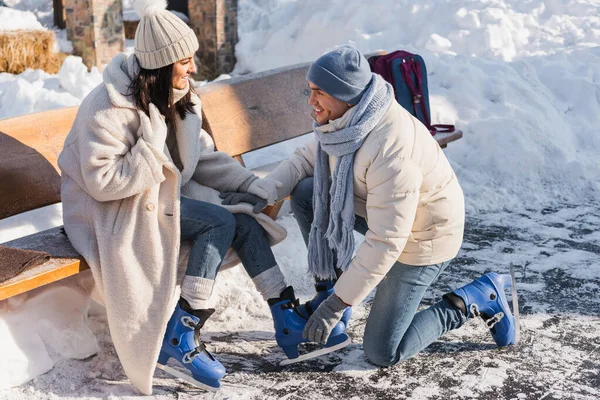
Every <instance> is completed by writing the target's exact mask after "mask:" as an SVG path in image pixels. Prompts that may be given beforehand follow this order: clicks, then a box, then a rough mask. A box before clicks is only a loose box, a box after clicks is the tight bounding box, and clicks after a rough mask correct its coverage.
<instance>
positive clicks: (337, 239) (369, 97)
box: [308, 74, 394, 279]
mask: <svg viewBox="0 0 600 400" xmlns="http://www.w3.org/2000/svg"><path fill="white" fill-rule="evenodd" d="M369 85H370V86H369V88H368V89H367V91H366V92H365V94H364V95H363V97H362V99H361V100H360V102H359V103H358V104H357V105H356V106H354V107H356V108H357V109H356V111H355V112H354V115H353V116H352V119H351V120H350V123H349V124H348V126H347V127H345V128H344V129H341V130H339V131H335V132H331V133H322V132H320V131H319V130H318V129H317V128H318V127H319V124H317V123H316V122H315V123H314V124H313V127H314V130H315V137H316V139H317V141H318V142H319V146H318V148H317V157H316V163H315V171H314V191H313V211H314V220H313V223H312V226H311V229H310V237H309V242H308V268H309V270H310V272H311V273H312V274H313V275H314V276H315V277H317V278H321V279H335V277H336V274H335V270H334V265H333V262H334V253H335V254H336V255H337V267H338V268H340V269H341V270H345V269H346V268H347V267H348V264H349V263H350V261H351V260H352V256H353V254H354V246H355V245H354V235H353V232H352V231H353V230H354V174H353V166H354V154H355V153H356V150H358V149H359V148H360V147H361V146H362V144H363V142H364V141H365V139H366V138H367V136H368V135H369V133H370V132H371V131H372V130H373V128H375V126H376V125H377V124H378V123H379V121H381V118H382V117H383V116H384V115H385V113H386V112H387V110H388V108H389V107H390V105H391V103H392V101H394V90H393V88H392V86H391V85H390V84H389V83H387V82H385V81H384V80H383V78H381V76H379V75H376V74H373V77H372V78H371V82H370V83H369ZM329 156H334V157H338V159H337V162H336V167H335V171H334V174H333V179H332V182H331V184H330V181H329V176H330V171H329Z"/></svg>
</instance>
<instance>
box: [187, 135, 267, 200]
mask: <svg viewBox="0 0 600 400" xmlns="http://www.w3.org/2000/svg"><path fill="white" fill-rule="evenodd" d="M200 143H201V145H202V147H203V151H202V152H201V153H200V157H199V159H198V164H197V165H196V169H195V171H194V174H193V175H192V179H194V180H195V181H196V182H198V183H199V184H201V185H203V186H208V187H211V188H213V189H216V190H218V191H220V192H237V191H239V190H241V189H242V188H243V187H246V188H247V187H248V185H249V183H250V182H252V181H253V180H255V179H257V177H256V175H254V173H253V172H252V171H250V170H249V169H247V168H246V167H244V166H243V165H242V164H240V163H239V162H237V161H236V160H235V159H234V158H233V157H231V156H230V155H229V154H227V153H224V152H222V151H215V150H214V144H213V141H212V139H211V138H210V135H209V134H208V133H206V131H204V130H201V132H200Z"/></svg>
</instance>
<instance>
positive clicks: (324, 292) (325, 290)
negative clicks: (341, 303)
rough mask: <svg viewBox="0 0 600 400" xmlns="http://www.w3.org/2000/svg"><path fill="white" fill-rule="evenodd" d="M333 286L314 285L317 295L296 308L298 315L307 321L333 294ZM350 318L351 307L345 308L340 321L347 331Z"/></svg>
mask: <svg viewBox="0 0 600 400" xmlns="http://www.w3.org/2000/svg"><path fill="white" fill-rule="evenodd" d="M334 286H335V282H317V283H315V289H316V291H317V293H315V296H314V297H313V298H312V299H310V300H309V301H307V302H306V303H304V304H300V305H299V306H298V308H297V309H298V313H299V314H300V315H302V316H303V317H304V318H306V319H308V318H309V317H310V316H311V315H312V314H313V313H314V312H315V310H316V309H317V307H319V305H320V304H321V303H322V302H323V301H325V299H326V298H328V297H329V296H331V295H332V294H333V287H334ZM350 317H352V307H348V308H346V310H345V311H344V314H343V315H342V319H341V320H340V321H342V322H343V323H344V326H345V327H346V329H348V321H349V320H350Z"/></svg>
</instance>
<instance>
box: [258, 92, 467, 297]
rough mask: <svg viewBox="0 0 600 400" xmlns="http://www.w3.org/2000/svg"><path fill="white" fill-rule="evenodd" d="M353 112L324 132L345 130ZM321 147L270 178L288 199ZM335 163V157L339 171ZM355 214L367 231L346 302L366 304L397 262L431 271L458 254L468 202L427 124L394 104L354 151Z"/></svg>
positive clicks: (340, 289) (343, 286)
mask: <svg viewBox="0 0 600 400" xmlns="http://www.w3.org/2000/svg"><path fill="white" fill-rule="evenodd" d="M353 112H354V108H352V109H350V110H349V111H348V112H346V113H345V114H344V115H343V116H342V117H341V118H339V119H338V120H335V121H330V123H329V124H327V125H324V126H322V127H320V128H319V129H320V130H322V131H323V132H333V131H336V130H340V129H342V128H344V127H345V126H346V125H347V124H348V122H349V121H350V119H351V117H352V114H353ZM316 149H317V142H316V140H315V141H313V142H311V143H309V144H308V145H306V146H305V147H302V148H298V149H296V151H295V152H294V154H293V155H292V156H291V157H290V158H289V159H288V160H286V161H283V162H282V163H281V164H280V165H279V166H278V167H277V168H276V169H275V170H274V171H273V172H271V173H270V174H269V178H271V179H275V180H278V181H280V182H282V183H283V187H282V188H281V189H280V193H279V196H280V198H284V197H286V196H288V195H289V194H290V193H291V192H292V190H293V188H294V187H295V186H296V185H297V184H298V182H299V181H300V180H302V179H304V178H306V177H308V176H313V171H314V165H315V156H316ZM335 161H336V160H335V159H334V158H333V157H330V166H331V170H332V171H333V169H334V167H335ZM354 210H355V213H356V214H357V215H360V216H362V217H364V218H365V219H366V220H367V223H368V226H369V230H368V232H367V233H366V235H365V241H364V242H363V243H362V244H361V245H360V246H359V247H358V250H357V253H356V256H355V257H354V259H353V260H352V262H351V263H350V266H349V267H348V270H347V272H345V273H344V274H343V275H342V276H341V277H340V279H339V280H338V282H337V284H336V285H335V292H336V294H337V295H338V296H339V297H340V298H341V299H342V300H343V301H344V302H346V303H347V304H358V303H360V302H361V301H362V300H363V299H364V298H365V297H366V296H367V295H368V294H369V292H370V291H371V290H372V289H373V288H374V287H375V286H377V285H378V284H379V282H381V280H382V279H383V278H384V276H385V275H386V274H387V272H388V271H389V270H390V269H391V267H392V266H393V265H394V263H395V262H396V261H400V262H402V263H404V264H409V265H416V266H425V265H431V264H437V263H441V262H444V261H447V260H450V259H452V258H454V257H455V256H456V254H457V253H458V250H459V249H460V246H461V243H462V238H463V230H464V219H465V212H464V196H463V192H462V189H461V187H460V185H459V184H458V180H457V179H456V175H455V174H454V171H453V170H452V167H451V166H450V164H449V162H448V159H447V158H446V156H445V155H444V153H443V151H442V149H441V148H440V146H439V145H438V144H437V142H436V141H435V139H434V138H433V137H432V136H431V134H430V133H429V131H428V130H427V129H426V128H425V126H424V125H423V124H421V122H419V121H418V120H417V119H416V118H414V117H413V116H412V115H411V114H409V113H408V112H407V111H406V110H404V108H402V107H401V106H400V105H399V104H398V103H396V102H393V103H392V105H391V106H390V108H389V110H388V111H387V113H386V114H385V115H384V117H383V118H382V120H381V121H380V122H379V124H377V126H376V127H375V128H374V129H373V131H372V132H371V133H370V134H369V136H368V137H367V138H366V140H365V142H364V143H363V145H362V147H361V148H360V149H359V150H358V151H357V152H356V155H355V160H354Z"/></svg>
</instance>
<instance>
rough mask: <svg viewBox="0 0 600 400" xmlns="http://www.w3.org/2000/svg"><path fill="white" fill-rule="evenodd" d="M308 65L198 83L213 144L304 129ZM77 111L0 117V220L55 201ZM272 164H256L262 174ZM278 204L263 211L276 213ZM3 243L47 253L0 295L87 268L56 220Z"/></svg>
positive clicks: (227, 147) (240, 143)
mask: <svg viewBox="0 0 600 400" xmlns="http://www.w3.org/2000/svg"><path fill="white" fill-rule="evenodd" d="M308 67H309V64H308V63H307V64H301V65H296V66H291V67H285V68H280V69H276V70H271V71H266V72H262V73H257V74H250V75H246V76H243V77H239V78H234V79H230V80H224V81H219V82H215V83H211V84H208V85H205V86H202V87H201V88H199V89H198V92H199V94H200V98H201V100H202V110H203V114H204V115H203V117H204V118H203V121H204V122H203V127H204V128H205V129H206V130H207V131H208V132H209V133H210V134H211V135H212V137H213V139H214V141H215V145H216V147H217V149H219V150H221V151H225V152H227V153H228V154H230V155H231V156H233V157H235V158H236V159H237V160H238V161H239V162H241V163H242V164H243V161H242V155H243V154H246V153H248V152H250V151H253V150H257V149H260V148H263V147H265V146H269V145H272V144H276V143H279V142H282V141H285V140H288V139H292V138H296V137H298V136H301V135H304V134H306V133H309V132H311V131H312V120H311V118H310V117H309V113H310V107H309V106H308V104H307V100H308V96H309V94H310V92H309V90H308V88H307V84H306V80H305V77H306V72H307V70H308ZM76 113H77V107H70V108H64V109H59V110H53V111H45V112H40V113H36V114H30V115H25V116H21V117H16V118H9V119H4V120H0V219H3V218H7V217H10V216H13V215H16V214H19V213H22V212H25V211H30V210H34V209H37V208H40V207H43V206H47V205H51V204H56V203H59V202H60V175H59V170H58V167H57V158H58V155H59V154H60V151H61V150H62V146H63V142H64V140H65V137H66V136H67V134H68V132H69V130H70V128H71V125H72V123H73V120H74V119H75V115H76ZM461 137H462V132H460V131H456V132H454V133H451V134H439V135H436V139H437V140H438V143H439V144H440V146H442V147H446V145H447V144H448V143H450V142H452V141H455V140H458V139H460V138H461ZM272 167H274V165H272V166H268V167H261V168H259V170H260V171H261V173H265V172H266V171H268V170H270V169H271V168H272ZM281 204H282V202H280V203H279V204H278V205H276V206H275V207H273V208H271V209H269V210H266V211H265V212H266V213H268V214H269V215H270V216H271V217H272V218H275V217H276V215H277V213H278V211H279V208H280V207H281ZM2 245H3V246H7V247H13V248H20V249H30V250H39V251H45V252H47V253H49V254H50V255H51V256H52V258H51V259H50V260H49V261H47V262H46V263H44V264H42V265H40V266H38V267H35V268H32V269H29V270H26V271H24V272H23V273H21V274H20V275H18V276H16V277H14V278H12V279H10V280H8V281H6V282H4V283H2V284H0V300H3V299H6V298H9V297H12V296H15V295H17V294H20V293H24V292H27V291H29V290H32V289H35V288H37V287H40V286H43V285H46V284H48V283H51V282H55V281H58V280H60V279H63V278H66V277H68V276H71V275H74V274H77V273H78V272H80V271H83V270H85V269H88V268H89V267H88V266H87V264H86V262H85V260H83V259H82V258H81V257H80V256H79V254H77V252H76V251H75V250H74V249H73V247H72V246H71V244H70V242H69V240H68V238H67V236H66V235H65V234H64V233H63V232H62V230H61V228H60V227H58V228H53V229H49V230H46V231H43V232H39V233H35V234H32V235H29V236H26V237H23V238H20V239H16V240H13V241H10V242H7V243H3V244H2ZM0 267H1V260H0Z"/></svg>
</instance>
